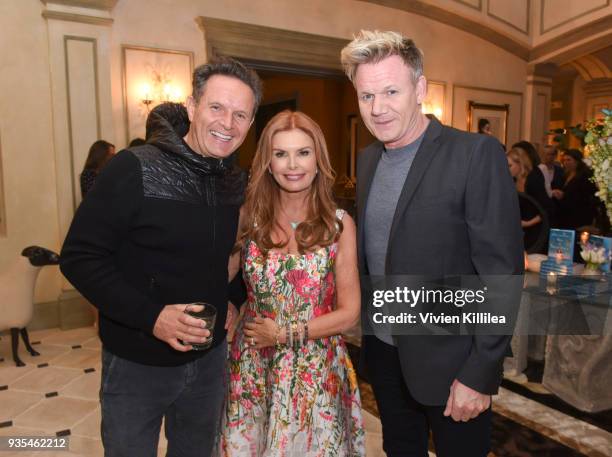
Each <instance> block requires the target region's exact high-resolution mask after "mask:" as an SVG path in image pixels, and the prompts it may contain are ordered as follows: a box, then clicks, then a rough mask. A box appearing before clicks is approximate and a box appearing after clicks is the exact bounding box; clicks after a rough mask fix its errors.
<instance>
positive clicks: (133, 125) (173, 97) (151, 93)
mask: <svg viewBox="0 0 612 457" xmlns="http://www.w3.org/2000/svg"><path fill="white" fill-rule="evenodd" d="M121 48H122V71H123V105H124V109H125V135H126V138H125V139H126V144H127V143H129V142H130V141H131V140H132V139H134V138H137V137H140V138H144V137H145V131H146V120H147V116H148V114H149V112H150V111H151V110H152V109H153V108H155V106H157V105H159V104H160V103H162V102H164V101H172V102H176V103H185V100H186V99H187V97H188V96H189V95H191V78H192V73H193V52H190V51H179V50H173V49H159V48H149V47H143V46H131V45H123V46H122V47H121Z"/></svg>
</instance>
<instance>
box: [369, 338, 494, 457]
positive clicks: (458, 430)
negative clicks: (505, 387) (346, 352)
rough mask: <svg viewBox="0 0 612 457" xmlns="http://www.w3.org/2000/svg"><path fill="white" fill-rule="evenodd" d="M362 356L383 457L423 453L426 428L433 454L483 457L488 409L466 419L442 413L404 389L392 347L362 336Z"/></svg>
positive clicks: (488, 426) (422, 456)
mask: <svg viewBox="0 0 612 457" xmlns="http://www.w3.org/2000/svg"><path fill="white" fill-rule="evenodd" d="M364 338H365V347H364V350H365V354H364V357H365V358H364V361H365V362H366V365H367V372H368V377H369V380H370V383H371V385H372V388H373V390H374V395H375V396H376V403H377V404H378V410H379V412H380V420H381V422H382V431H383V449H384V451H385V452H386V454H387V456H388V457H427V455H428V454H427V447H428V446H427V445H428V437H429V430H430V429H431V431H432V433H433V441H434V445H435V448H436V456H437V457H486V455H487V454H488V453H489V450H490V447H491V409H490V408H489V409H488V410H487V411H484V412H483V413H481V414H479V415H478V416H477V417H476V418H474V419H472V420H469V421H468V422H455V421H454V420H453V419H452V417H445V416H444V415H443V413H444V409H445V408H446V405H442V406H427V405H423V404H421V403H419V402H418V401H416V400H415V399H414V398H413V397H412V395H411V394H410V392H409V390H408V388H407V387H406V383H405V382H404V378H403V376H402V370H401V367H400V362H399V357H398V351H397V348H396V347H394V346H391V345H389V344H386V343H384V342H382V341H380V340H379V339H378V338H376V337H375V336H366V337H364Z"/></svg>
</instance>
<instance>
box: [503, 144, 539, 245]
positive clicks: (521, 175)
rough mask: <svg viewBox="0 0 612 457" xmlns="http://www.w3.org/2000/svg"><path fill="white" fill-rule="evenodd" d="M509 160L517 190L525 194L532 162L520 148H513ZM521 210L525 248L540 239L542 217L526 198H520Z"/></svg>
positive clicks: (509, 152)
mask: <svg viewBox="0 0 612 457" xmlns="http://www.w3.org/2000/svg"><path fill="white" fill-rule="evenodd" d="M506 157H507V158H508V167H509V169H510V175H512V178H513V179H514V182H515V184H516V190H517V192H520V193H525V185H526V183H527V177H528V176H529V172H530V171H531V169H530V166H531V161H530V160H529V158H528V157H527V155H526V153H525V151H523V150H521V149H519V148H512V149H510V151H508V153H507V154H506ZM519 208H520V211H521V227H522V228H523V242H524V245H525V248H526V249H528V248H529V247H530V246H533V244H535V242H536V240H537V238H538V232H539V227H538V226H539V225H540V224H541V223H542V217H541V216H540V214H539V213H538V211H537V208H536V207H535V206H534V205H531V204H529V202H528V201H527V200H526V199H524V198H519Z"/></svg>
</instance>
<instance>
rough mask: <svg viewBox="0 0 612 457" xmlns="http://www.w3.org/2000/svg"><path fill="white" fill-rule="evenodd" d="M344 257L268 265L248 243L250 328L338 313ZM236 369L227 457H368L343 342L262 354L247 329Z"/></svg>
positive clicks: (307, 257)
mask: <svg viewBox="0 0 612 457" xmlns="http://www.w3.org/2000/svg"><path fill="white" fill-rule="evenodd" d="M338 216H339V218H341V217H342V213H341V212H339V213H338ZM337 250H338V245H337V244H336V243H334V244H332V245H330V246H327V247H324V248H320V249H318V250H316V251H313V252H308V253H306V254H304V255H293V254H286V253H280V252H270V253H269V254H268V256H267V257H266V256H264V255H263V254H262V252H261V251H260V250H259V248H258V247H257V245H256V244H255V243H254V242H248V243H247V244H246V247H245V249H244V251H243V262H244V263H243V271H244V278H245V282H246V284H247V293H248V298H247V303H246V304H245V306H246V307H247V308H246V310H245V314H244V318H243V320H242V322H245V321H248V320H249V319H252V318H254V317H255V316H261V317H269V318H271V319H274V320H275V321H276V322H277V323H279V324H280V325H281V326H284V325H285V324H286V323H287V322H306V321H308V320H310V319H312V318H314V317H317V316H320V315H322V314H325V313H328V312H330V311H332V309H333V307H334V304H335V280H334V268H333V266H334V261H335V258H336V255H337ZM228 367H229V382H228V393H227V398H226V407H225V412H224V416H223V419H222V421H223V424H222V429H221V430H222V432H221V440H220V444H219V451H220V455H223V456H232V457H234V456H239V457H246V456H251V457H259V456H266V457H272V456H275V457H297V456H299V457H323V456H337V457H342V456H351V457H352V456H362V455H365V443H364V431H363V422H362V417H361V401H360V398H359V390H358V386H357V379H356V376H355V370H354V369H353V366H352V363H351V360H350V358H349V355H348V352H347V349H346V346H345V344H344V341H343V339H342V337H341V336H332V337H327V338H321V339H317V340H309V341H308V342H307V344H306V345H304V346H302V347H301V348H299V349H298V350H293V349H289V348H288V347H286V346H281V347H278V348H277V347H268V348H264V349H255V348H251V347H250V346H249V345H248V343H247V341H246V340H245V336H244V333H243V331H242V325H239V327H238V329H237V331H236V336H235V337H234V341H233V342H232V345H231V348H230V355H229V364H228Z"/></svg>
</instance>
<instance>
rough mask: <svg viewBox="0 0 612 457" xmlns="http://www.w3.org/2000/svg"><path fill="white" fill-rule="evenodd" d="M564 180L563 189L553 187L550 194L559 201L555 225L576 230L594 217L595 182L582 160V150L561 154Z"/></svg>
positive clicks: (590, 222)
mask: <svg viewBox="0 0 612 457" xmlns="http://www.w3.org/2000/svg"><path fill="white" fill-rule="evenodd" d="M562 163H563V168H564V170H565V181H564V184H563V189H553V191H552V195H553V197H554V198H556V199H557V200H558V201H559V214H558V217H557V225H558V227H559V228H563V229H571V230H576V229H577V228H578V227H582V226H585V225H590V224H592V223H593V219H594V217H595V208H596V200H595V192H596V191H597V189H596V187H595V184H593V183H592V182H591V181H590V178H591V175H592V173H591V170H589V168H588V167H587V166H586V164H585V163H584V162H583V161H582V152H580V151H579V150H578V149H569V150H567V151H566V152H565V153H564V154H563V158H562Z"/></svg>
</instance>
